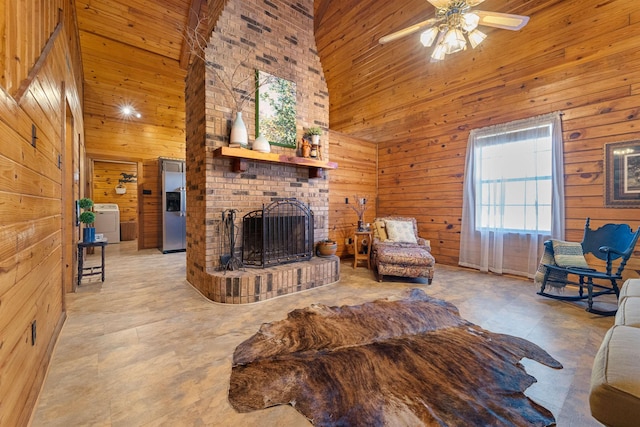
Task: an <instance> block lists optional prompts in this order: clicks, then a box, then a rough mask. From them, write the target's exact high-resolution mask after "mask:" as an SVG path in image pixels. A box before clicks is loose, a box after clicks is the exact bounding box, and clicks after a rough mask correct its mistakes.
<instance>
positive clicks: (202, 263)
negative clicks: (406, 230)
mask: <svg viewBox="0 0 640 427" xmlns="http://www.w3.org/2000/svg"><path fill="white" fill-rule="evenodd" d="M218 3H221V4H220V5H217V4H218ZM210 7H212V8H213V9H211V10H209V11H208V15H209V20H210V26H211V28H213V31H212V33H211V37H210V39H209V46H210V49H208V50H207V51H206V59H207V62H208V64H209V65H208V66H205V65H204V62H203V61H202V60H196V61H194V62H193V64H192V65H191V66H190V69H189V73H188V75H187V81H186V96H185V101H186V116H187V117H186V132H187V134H186V143H187V144H186V145H187V150H186V160H187V161H186V164H187V173H186V177H187V206H188V209H187V280H188V281H189V282H190V283H191V284H192V285H193V286H195V287H196V288H197V289H199V290H200V291H201V292H202V293H203V294H204V295H205V296H207V297H208V298H210V299H212V300H214V301H218V302H225V303H248V302H256V301H262V300H265V299H268V298H272V297H275V296H279V295H285V294H289V293H293V292H297V291H300V290H304V289H309V288H313V287H317V286H322V285H325V284H328V283H332V282H335V281H337V280H338V279H339V259H338V258H337V257H332V258H318V257H313V258H312V259H311V260H309V261H303V262H297V263H292V264H285V265H280V266H276V267H269V268H260V269H257V268H242V269H238V270H234V271H221V266H222V265H223V262H221V257H222V256H223V255H224V254H225V252H226V251H227V243H226V240H225V235H224V231H223V230H224V221H223V219H224V212H225V211H227V210H229V209H234V210H236V211H237V216H236V218H237V221H238V223H237V224H236V225H237V226H238V229H239V230H238V236H237V238H236V241H237V242H242V240H243V239H242V231H241V230H242V224H240V223H239V222H240V221H241V219H242V217H243V216H244V215H246V214H247V213H249V212H252V211H255V210H257V209H261V208H262V207H263V206H265V205H269V204H270V203H273V202H274V201H277V200H283V199H296V200H298V201H299V202H301V203H304V204H305V205H308V206H309V207H310V209H311V210H312V211H313V216H314V230H313V236H314V239H315V240H316V241H318V240H322V239H324V238H326V237H327V236H328V228H329V222H328V221H329V218H328V205H329V185H328V181H327V178H326V173H325V175H324V176H322V177H319V178H310V173H309V168H307V167H306V166H304V165H297V164H291V163H288V162H278V161H254V160H251V159H249V160H247V161H246V162H245V163H246V167H245V168H243V170H242V172H238V171H235V170H237V169H234V168H233V164H234V163H233V160H232V159H229V158H227V157H219V156H214V152H215V151H216V150H217V149H219V148H220V147H226V146H227V145H228V139H229V133H230V126H231V122H232V120H233V118H234V115H235V111H234V107H233V106H232V105H230V102H229V100H228V94H227V93H225V91H224V88H223V87H222V85H221V84H220V81H219V76H218V75H217V74H216V73H214V72H213V70H212V68H211V67H219V69H220V68H224V69H229V70H231V69H234V67H235V68H237V64H238V62H239V61H242V62H243V63H245V64H246V65H247V66H246V67H244V66H243V67H241V68H238V70H239V71H241V72H244V73H247V76H248V77H249V78H250V77H251V75H253V73H255V70H257V69H259V70H261V71H266V72H268V73H270V74H273V75H276V76H278V77H282V78H285V79H288V80H292V81H294V82H295V83H296V87H297V91H296V104H297V105H296V116H297V119H296V122H297V124H296V126H297V135H298V140H301V137H302V133H303V129H304V128H306V127H311V126H319V127H322V128H324V129H327V128H328V121H329V112H328V107H329V99H328V92H327V85H326V82H325V80H324V77H323V71H322V66H321V64H320V59H319V57H318V55H317V52H316V46H315V38H314V34H313V27H314V25H313V0H303V1H297V2H295V3H291V2H287V1H272V0H249V1H246V0H243V1H240V0H229V1H224V2H212V5H211V6H210ZM251 96H252V94H249V97H251ZM242 113H243V117H244V121H245V123H246V124H247V128H248V133H249V141H250V142H251V141H253V139H254V138H255V102H254V99H249V100H248V101H247V102H246V103H245V105H244V108H243V109H242ZM323 138H324V139H325V141H323V142H322V145H321V147H320V156H321V157H322V158H323V159H329V150H328V147H329V142H328V140H327V138H328V137H327V134H326V133H325V135H324V136H323ZM271 150H272V152H274V153H276V154H281V155H282V156H298V155H299V154H298V152H297V148H285V147H278V146H274V145H272V147H271ZM314 176H315V175H314ZM241 245H242V243H238V246H239V247H237V248H236V249H237V251H238V252H239V251H241V250H242V248H241Z"/></svg>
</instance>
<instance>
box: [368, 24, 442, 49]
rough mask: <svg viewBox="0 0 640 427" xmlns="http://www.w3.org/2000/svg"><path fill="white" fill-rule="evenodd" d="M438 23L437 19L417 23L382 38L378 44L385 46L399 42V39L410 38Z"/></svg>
mask: <svg viewBox="0 0 640 427" xmlns="http://www.w3.org/2000/svg"><path fill="white" fill-rule="evenodd" d="M438 21H439V19H436V18H431V19H427V20H426V21H422V22H419V23H417V24H415V25H412V26H410V27H407V28H405V29H404V30H400V31H396V32H395V33H391V34H389V35H386V36H384V37H380V40H378V42H379V43H380V44H385V43H389V42H392V41H394V40H397V39H399V38H402V37H405V36H408V35H409V34H413V33H415V32H416V31H420V30H422V29H423V28H427V27H431V26H432V25H433V24H435V23H436V22H438Z"/></svg>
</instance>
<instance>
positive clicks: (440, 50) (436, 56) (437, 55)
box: [431, 42, 447, 62]
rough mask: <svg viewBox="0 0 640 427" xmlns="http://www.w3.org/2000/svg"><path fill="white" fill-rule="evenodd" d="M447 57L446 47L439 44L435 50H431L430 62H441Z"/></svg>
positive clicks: (441, 43)
mask: <svg viewBox="0 0 640 427" xmlns="http://www.w3.org/2000/svg"><path fill="white" fill-rule="evenodd" d="M446 55H447V46H446V45H445V44H444V43H443V42H440V43H438V44H437V45H436V48H435V49H433V52H432V53H431V62H435V61H442V60H443V59H444V57H445V56H446Z"/></svg>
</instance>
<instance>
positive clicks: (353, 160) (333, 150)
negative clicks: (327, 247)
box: [327, 131, 378, 257]
mask: <svg viewBox="0 0 640 427" xmlns="http://www.w3.org/2000/svg"><path fill="white" fill-rule="evenodd" d="M328 138H329V159H330V160H331V161H332V162H337V163H338V169H336V170H332V171H328V172H327V174H328V175H329V237H330V238H331V239H334V240H336V241H337V242H338V251H337V253H336V254H337V255H338V256H340V257H344V256H349V255H353V245H351V246H349V245H348V244H347V239H349V238H353V233H354V231H355V229H356V228H357V224H358V215H357V214H356V213H355V212H354V211H353V210H352V209H351V208H350V207H349V204H347V203H345V202H346V199H348V200H349V203H350V204H351V205H353V204H354V203H355V198H356V197H358V196H359V197H367V198H368V200H369V202H368V205H369V207H368V208H367V210H366V211H365V215H364V220H365V222H373V219H374V218H375V217H376V195H377V193H378V192H377V157H378V149H377V146H376V144H374V143H372V142H368V141H365V140H362V139H358V138H354V137H351V136H349V135H345V134H342V133H340V132H334V131H331V132H329V136H328Z"/></svg>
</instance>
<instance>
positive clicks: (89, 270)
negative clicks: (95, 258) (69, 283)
mask: <svg viewBox="0 0 640 427" xmlns="http://www.w3.org/2000/svg"><path fill="white" fill-rule="evenodd" d="M105 246H107V241H106V240H102V241H99V242H79V243H78V286H80V284H81V283H82V277H83V276H94V275H96V274H100V275H101V276H102V277H101V278H102V281H103V282H104V247H105ZM96 247H100V248H102V249H101V252H102V253H101V263H100V265H99V266H97V265H96V266H93V267H85V266H84V249H85V248H96ZM85 271H86V273H85Z"/></svg>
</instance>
